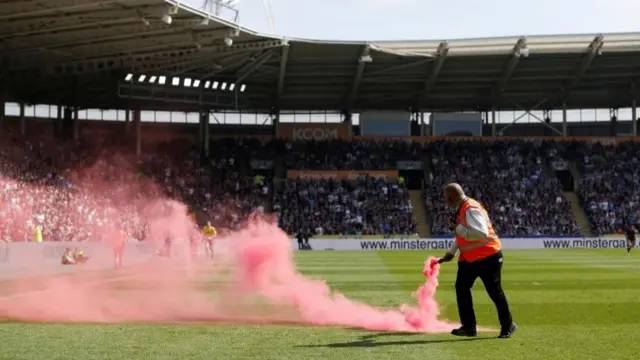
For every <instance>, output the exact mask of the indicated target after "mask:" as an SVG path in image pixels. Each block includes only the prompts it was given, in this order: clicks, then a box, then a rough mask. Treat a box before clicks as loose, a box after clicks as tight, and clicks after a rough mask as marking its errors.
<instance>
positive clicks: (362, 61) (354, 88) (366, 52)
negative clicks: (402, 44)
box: [345, 44, 372, 110]
mask: <svg viewBox="0 0 640 360" xmlns="http://www.w3.org/2000/svg"><path fill="white" fill-rule="evenodd" d="M370 52H371V46H370V45H369V44H366V45H365V46H363V47H362V51H361V52H360V57H359V58H358V67H357V68H356V74H355V76H354V77H353V82H352V83H351V88H350V90H349V94H348V95H347V98H346V99H345V109H347V110H350V109H351V106H352V105H353V101H354V100H355V97H356V94H357V93H358V88H359V87H360V81H361V80H362V74H364V68H365V66H366V64H367V63H370V62H371V60H372V59H371V55H370Z"/></svg>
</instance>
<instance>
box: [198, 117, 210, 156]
mask: <svg viewBox="0 0 640 360" xmlns="http://www.w3.org/2000/svg"><path fill="white" fill-rule="evenodd" d="M199 125H200V127H199V130H200V131H199V138H200V139H199V140H200V151H201V152H202V156H203V157H205V158H208V157H209V111H207V110H202V111H200V121H199Z"/></svg>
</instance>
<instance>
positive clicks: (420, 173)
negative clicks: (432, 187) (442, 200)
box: [398, 169, 424, 190]
mask: <svg viewBox="0 0 640 360" xmlns="http://www.w3.org/2000/svg"><path fill="white" fill-rule="evenodd" d="M398 174H399V175H400V176H401V177H403V178H404V181H405V184H406V187H407V189H408V190H421V189H422V183H423V182H424V170H422V169H417V170H400V171H398Z"/></svg>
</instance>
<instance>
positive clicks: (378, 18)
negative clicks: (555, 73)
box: [188, 0, 640, 41]
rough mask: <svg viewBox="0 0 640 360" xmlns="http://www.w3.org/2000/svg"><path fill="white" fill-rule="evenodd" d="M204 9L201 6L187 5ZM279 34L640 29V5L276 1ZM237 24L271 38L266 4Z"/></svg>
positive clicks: (578, 0) (248, 2)
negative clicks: (264, 33)
mask: <svg viewBox="0 0 640 360" xmlns="http://www.w3.org/2000/svg"><path fill="white" fill-rule="evenodd" d="M188 1H189V2H191V3H195V4H198V5H201V4H202V2H203V1H204V0H188ZM271 1H272V9H273V17H274V23H275V33H276V34H278V35H284V36H287V37H301V38H311V39H322V40H369V41H375V40H425V39H429V40H450V39H457V38H474V37H496V36H521V35H546V34H572V33H593V34H597V33H610V32H634V31H640V26H639V25H638V21H637V16H638V13H640V0H608V1H607V0H536V1H525V0H484V1H479V0H448V1H442V0H440V1H436V0H324V1H318V0H271ZM238 8H239V10H240V23H241V25H242V26H245V27H248V28H250V29H253V30H257V31H260V32H266V33H271V31H270V29H269V22H268V17H267V15H266V12H265V10H264V7H263V1H262V0H239V4H238Z"/></svg>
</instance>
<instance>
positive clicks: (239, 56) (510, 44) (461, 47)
mask: <svg viewBox="0 0 640 360" xmlns="http://www.w3.org/2000/svg"><path fill="white" fill-rule="evenodd" d="M171 5H177V6H176V7H175V8H174V9H173V11H171V10H172V9H171ZM165 15H168V16H169V17H170V18H171V21H167V16H165ZM205 19H207V20H205ZM229 39H230V40H232V44H231V45H230V46H229V45H228V43H229V41H228V40H229ZM225 41H226V42H225ZM639 56H640V33H628V34H591V35H557V36H523V37H504V38H487V39H467V40H448V41H444V40H443V41H440V40H438V41H431V40H429V41H404V42H389V41H370V42H364V41H363V42H341V41H320V40H309V39H296V38H285V37H277V36H271V35H263V34H259V33H257V32H255V31H252V30H249V29H246V28H241V27H239V26H238V25H236V24H234V23H233V22H229V21H226V20H224V19H222V18H218V17H215V16H212V15H210V14H208V13H207V12H204V11H202V10H199V9H196V8H192V7H189V6H187V5H184V4H178V1H175V0H166V1H165V0H5V1H2V2H0V60H1V62H0V64H1V69H2V72H1V73H0V77H1V78H0V83H2V84H3V86H4V88H3V89H2V91H3V92H4V93H5V99H6V100H8V101H25V102H29V103H48V104H68V105H78V106H82V107H104V108H116V107H119V108H124V107H126V106H140V107H143V108H155V109H162V108H164V107H170V108H173V109H176V108H178V107H180V106H182V107H184V108H185V109H192V110H193V109H197V108H199V107H206V108H211V109H233V108H242V109H247V110H265V109H269V108H272V107H277V108H280V109H282V110H309V109H333V110H335V109H350V110H353V111H357V110H360V109H401V108H409V107H410V108H413V109H416V110H418V109H420V110H423V111H434V110H451V111H458V110H488V109H490V108H491V107H493V106H495V107H496V108H498V109H538V110H540V109H551V108H559V107H561V104H562V103H566V104H567V106H568V107H569V108H607V107H628V106H630V105H631V100H632V99H633V98H637V96H636V95H632V94H633V89H634V88H635V86H636V84H637V83H638V81H639V80H640V63H639V62H638V61H637V59H638V58H639ZM129 73H131V74H132V75H131V76H129V77H127V74H129ZM141 75H145V76H144V77H142V76H141ZM160 76H163V77H166V80H165V81H164V82H165V83H164V84H159V80H158V79H159V77H160ZM173 77H178V78H179V80H173ZM187 78H188V79H189V80H188V81H187V80H185V79H187ZM151 79H154V84H151V83H150V81H151ZM127 80H129V81H127ZM196 80H200V81H196ZM174 81H177V82H174ZM215 82H217V83H218V84H217V85H218V86H217V87H216V88H215V89H213V88H212V87H213V84H214V83H215ZM223 83H224V84H225V85H226V89H225V90H222V89H221V88H222V84H223ZM174 84H175V85H174ZM231 84H233V86H232V85H231ZM186 85H188V86H186ZM243 85H244V86H243ZM638 86H640V84H638ZM230 89H232V90H231V91H230ZM132 102H135V103H137V104H136V105H133V104H131V103H132ZM127 104H129V105H127Z"/></svg>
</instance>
